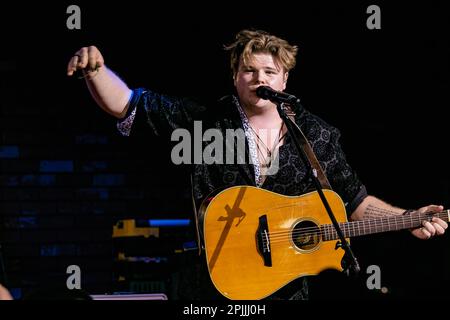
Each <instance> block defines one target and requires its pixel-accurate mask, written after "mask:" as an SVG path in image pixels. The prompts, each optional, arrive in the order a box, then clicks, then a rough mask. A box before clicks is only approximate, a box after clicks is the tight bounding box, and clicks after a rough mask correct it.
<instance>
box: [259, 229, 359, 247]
mask: <svg viewBox="0 0 450 320" xmlns="http://www.w3.org/2000/svg"><path fill="white" fill-rule="evenodd" d="M302 233H303V234H304V235H307V236H323V235H325V238H324V239H321V240H324V241H330V240H338V235H337V232H336V231H335V230H332V231H329V230H327V231H320V232H302ZM302 233H301V232H300V233H299V232H296V233H293V234H292V236H298V235H301V234H302ZM358 235H361V234H356V233H355V234H354V235H350V236H346V238H348V237H351V236H358ZM269 237H270V235H269ZM290 238H291V235H290V234H289V235H285V236H284V237H278V238H275V239H274V238H272V237H270V239H269V241H270V244H274V245H276V244H278V243H285V242H286V240H290ZM263 244H264V245H266V244H267V240H265V239H263Z"/></svg>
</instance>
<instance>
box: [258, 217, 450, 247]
mask: <svg viewBox="0 0 450 320" xmlns="http://www.w3.org/2000/svg"><path fill="white" fill-rule="evenodd" d="M433 216H436V215H433ZM437 216H438V217H442V218H445V217H447V212H441V213H438V214H437ZM428 217H429V216H428ZM374 220H376V219H374ZM380 220H381V219H380ZM424 220H427V219H423V218H421V216H420V215H419V216H416V217H414V218H413V219H411V220H410V221H408V222H415V223H418V222H421V221H424ZM427 221H428V220H427ZM402 224H403V225H405V224H404V223H402ZM388 225H392V224H391V223H379V224H376V225H375V226H372V227H384V226H388ZM322 226H326V227H331V226H332V225H331V224H328V225H322ZM369 227H370V226H369ZM308 229H309V230H308ZM359 229H360V228H359ZM364 229H365V228H364ZM405 229H406V228H405ZM305 230H308V231H305ZM347 232H349V233H352V232H353V233H355V235H356V232H357V229H355V228H353V229H350V228H348V229H347ZM344 233H345V232H344ZM291 235H292V236H299V235H307V236H314V235H321V236H322V235H325V236H333V237H337V231H336V230H334V229H331V230H325V228H323V227H322V228H320V230H318V227H315V228H301V229H299V230H295V231H293V232H291V231H281V232H278V233H277V234H276V235H273V234H272V233H271V232H269V237H270V243H277V242H284V240H286V239H289V238H290V237H291ZM263 243H266V240H265V239H263Z"/></svg>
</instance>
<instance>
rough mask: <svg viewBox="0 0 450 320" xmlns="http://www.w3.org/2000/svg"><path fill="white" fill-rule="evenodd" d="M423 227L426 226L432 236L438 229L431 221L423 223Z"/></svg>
mask: <svg viewBox="0 0 450 320" xmlns="http://www.w3.org/2000/svg"><path fill="white" fill-rule="evenodd" d="M422 225H423V227H424V228H425V230H426V231H428V232H429V234H430V235H431V236H434V235H435V233H436V229H435V228H434V227H433V225H432V224H431V223H429V222H428V221H424V222H423V223H422Z"/></svg>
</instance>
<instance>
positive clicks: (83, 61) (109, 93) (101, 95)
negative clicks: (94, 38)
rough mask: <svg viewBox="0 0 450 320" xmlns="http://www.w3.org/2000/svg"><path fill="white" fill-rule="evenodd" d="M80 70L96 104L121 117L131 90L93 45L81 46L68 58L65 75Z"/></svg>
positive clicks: (124, 112) (125, 109) (123, 114)
mask: <svg viewBox="0 0 450 320" xmlns="http://www.w3.org/2000/svg"><path fill="white" fill-rule="evenodd" d="M78 70H82V71H83V73H84V75H85V79H86V84H87V86H88V88H89V91H90V92H91V95H92V97H93V98H94V99H95V101H96V102H97V104H98V105H99V106H100V107H101V108H102V109H103V110H105V111H106V112H108V113H109V114H111V115H113V116H115V117H117V118H123V117H124V116H125V114H126V112H127V107H128V101H129V100H130V97H131V94H132V91H131V90H130V88H128V86H127V85H126V83H125V82H124V81H122V80H121V79H120V78H119V77H118V76H117V75H116V74H115V73H114V72H112V71H111V70H110V69H108V68H107V67H106V65H105V61H104V59H103V56H102V54H101V53H100V51H99V50H98V49H97V48H96V47H95V46H89V47H83V48H81V49H80V50H78V51H77V52H76V53H75V54H74V56H73V57H72V58H71V59H70V61H69V63H68V65H67V75H68V76H72V75H73V74H74V73H75V72H76V71H78Z"/></svg>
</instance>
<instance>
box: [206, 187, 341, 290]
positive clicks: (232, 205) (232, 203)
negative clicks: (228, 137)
mask: <svg viewBox="0 0 450 320" xmlns="http://www.w3.org/2000/svg"><path fill="white" fill-rule="evenodd" d="M324 194H325V196H326V198H327V200H328V202H329V204H330V207H331V209H332V210H333V212H334V214H335V216H336V220H337V221H338V222H346V221H347V216H346V212H345V207H344V204H343V202H342V199H341V198H340V197H339V196H338V195H337V194H336V193H335V192H333V191H331V190H324ZM201 214H202V215H203V216H202V223H203V225H202V231H203V238H204V246H205V253H206V259H207V265H208V270H209V274H210V276H211V279H212V282H213V283H214V285H215V287H216V288H217V290H218V291H219V292H220V293H221V294H222V295H224V296H225V297H227V298H229V299H262V298H265V297H267V296H269V295H271V294H272V293H274V292H276V291H277V290H279V289H280V288H282V287H283V286H285V285H286V284H288V283H289V282H291V281H293V280H295V279H296V278H300V277H303V276H306V275H317V274H318V273H320V272H321V271H323V270H324V269H328V268H332V269H337V270H342V267H341V260H342V257H343V255H344V251H343V250H342V249H341V248H338V249H336V243H337V240H332V241H322V239H321V238H320V237H319V236H317V235H316V236H313V234H312V233H311V234H308V233H305V232H303V231H301V230H316V231H317V230H320V229H319V227H320V225H323V224H330V223H331V221H330V219H329V217H328V214H327V212H326V210H325V208H324V206H323V204H322V201H321V200H320V197H319V195H318V193H317V192H311V193H307V194H304V195H301V196H293V197H290V196H283V195H280V194H277V193H274V192H270V191H267V190H264V189H260V188H256V187H252V186H236V187H231V188H228V189H226V190H223V191H222V192H220V193H218V194H217V195H216V196H215V197H213V198H210V199H208V201H207V202H204V203H203V204H202V207H201ZM319 235H320V233H319Z"/></svg>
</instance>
